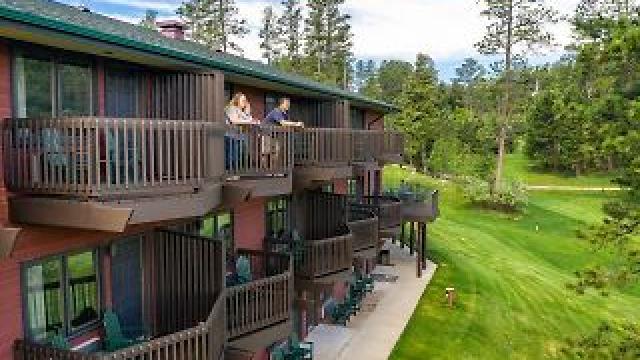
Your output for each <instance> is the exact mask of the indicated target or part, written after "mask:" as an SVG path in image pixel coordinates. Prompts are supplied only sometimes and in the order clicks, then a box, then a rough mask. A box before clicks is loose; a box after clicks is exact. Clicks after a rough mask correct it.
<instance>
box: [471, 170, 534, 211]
mask: <svg viewBox="0 0 640 360" xmlns="http://www.w3.org/2000/svg"><path fill="white" fill-rule="evenodd" d="M463 190H464V195H465V197H466V198H467V199H468V200H469V201H470V202H471V203H472V204H473V205H477V206H481V207H484V208H489V209H494V210H501V211H509V212H512V211H520V210H523V209H524V208H525V207H526V206H527V203H528V200H529V198H528V193H527V188H526V186H525V185H524V184H523V183H522V182H520V181H507V182H505V183H504V184H502V186H500V187H499V188H498V189H497V190H493V189H492V188H491V184H489V182H487V181H485V180H481V179H478V178H474V177H469V178H466V179H465V181H464V183H463Z"/></svg>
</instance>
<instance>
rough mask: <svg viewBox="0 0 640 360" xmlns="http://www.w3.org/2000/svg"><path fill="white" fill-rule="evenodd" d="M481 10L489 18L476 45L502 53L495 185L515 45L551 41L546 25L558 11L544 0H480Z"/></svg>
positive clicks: (509, 104) (501, 158) (506, 120)
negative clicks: (502, 84) (502, 69)
mask: <svg viewBox="0 0 640 360" xmlns="http://www.w3.org/2000/svg"><path fill="white" fill-rule="evenodd" d="M481 2H482V3H483V5H484V8H483V10H482V12H481V14H482V15H483V16H484V17H486V18H487V19H488V20H489V24H488V25H487V31H486V34H485V36H484V38H483V39H482V40H481V41H480V42H479V43H477V44H476V48H477V49H478V50H479V51H480V53H482V54H486V55H497V54H503V55H504V63H505V67H504V92H503V106H502V116H501V119H500V121H499V124H498V131H497V132H498V134H497V137H496V140H497V144H498V154H497V157H496V168H495V179H494V180H495V183H494V184H495V185H494V186H495V188H496V189H497V188H498V187H500V186H502V175H503V166H504V156H505V151H506V148H505V145H506V140H507V136H508V132H509V129H510V126H511V124H510V122H511V119H512V108H513V104H512V101H513V99H512V88H513V72H512V70H513V69H512V64H513V58H514V54H515V50H517V48H518V46H523V47H526V48H533V47H536V46H539V45H550V44H551V42H552V41H553V36H552V34H551V33H550V32H549V31H548V30H547V29H546V28H545V26H546V25H547V24H549V23H555V22H557V21H558V12H557V11H555V10H554V9H553V8H551V7H549V6H548V5H547V4H546V2H545V0H482V1H481Z"/></svg>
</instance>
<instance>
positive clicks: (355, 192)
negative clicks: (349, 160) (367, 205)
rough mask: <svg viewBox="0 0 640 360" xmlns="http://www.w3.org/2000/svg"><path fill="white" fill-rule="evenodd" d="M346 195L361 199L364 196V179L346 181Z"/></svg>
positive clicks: (359, 177) (360, 177)
mask: <svg viewBox="0 0 640 360" xmlns="http://www.w3.org/2000/svg"><path fill="white" fill-rule="evenodd" d="M347 194H348V195H351V196H357V197H362V196H363V195H364V177H362V176H358V177H357V178H355V179H348V180H347Z"/></svg>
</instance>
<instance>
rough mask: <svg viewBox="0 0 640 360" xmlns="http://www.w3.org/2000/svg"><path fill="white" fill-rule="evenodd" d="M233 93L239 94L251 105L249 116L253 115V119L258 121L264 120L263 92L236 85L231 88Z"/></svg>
mask: <svg viewBox="0 0 640 360" xmlns="http://www.w3.org/2000/svg"><path fill="white" fill-rule="evenodd" d="M233 91H234V92H236V93H239V92H241V93H243V94H244V95H245V96H246V97H247V100H249V103H250V104H251V115H253V117H254V118H256V119H259V120H262V119H264V115H265V113H264V95H265V94H264V90H261V89H258V88H253V87H249V86H242V85H236V86H234V87H233Z"/></svg>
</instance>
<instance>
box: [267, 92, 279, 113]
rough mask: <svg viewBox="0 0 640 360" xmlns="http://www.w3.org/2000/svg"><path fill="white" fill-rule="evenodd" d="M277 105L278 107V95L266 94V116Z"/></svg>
mask: <svg viewBox="0 0 640 360" xmlns="http://www.w3.org/2000/svg"><path fill="white" fill-rule="evenodd" d="M276 107H278V96H277V95H275V94H266V95H265V96H264V116H267V114H269V113H270V112H271V110H273V109H275V108H276Z"/></svg>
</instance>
